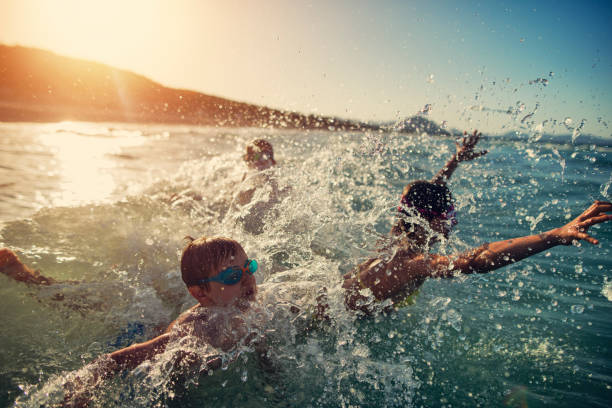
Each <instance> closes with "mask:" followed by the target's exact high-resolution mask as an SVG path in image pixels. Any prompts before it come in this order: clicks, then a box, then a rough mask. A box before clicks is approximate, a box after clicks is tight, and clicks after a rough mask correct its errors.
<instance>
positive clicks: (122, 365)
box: [64, 332, 221, 407]
mask: <svg viewBox="0 0 612 408" xmlns="http://www.w3.org/2000/svg"><path fill="white" fill-rule="evenodd" d="M171 339H172V334H171V333H168V332H167V333H164V334H162V335H161V336H157V337H156V338H154V339H152V340H149V341H146V342H144V343H138V344H133V345H131V346H129V347H126V348H123V349H121V350H117V351H115V352H112V353H110V354H105V355H102V356H100V357H98V358H97V359H95V360H94V361H93V362H92V363H90V364H88V365H87V366H85V367H84V368H83V369H82V370H81V371H79V373H78V374H77V376H76V377H75V378H73V379H71V380H70V381H68V382H67V383H66V384H65V386H64V388H65V391H66V394H65V397H64V405H65V406H78V407H81V406H87V404H88V403H89V402H90V400H91V397H92V395H93V393H94V390H95V388H96V387H97V386H99V385H100V384H101V383H102V381H103V380H106V379H110V378H113V377H114V376H115V374H116V373H118V372H120V371H123V370H131V369H134V368H136V367H138V366H139V365H140V364H142V363H143V362H144V361H147V360H151V359H153V358H154V357H155V356H156V355H158V354H161V353H163V352H164V351H165V349H166V346H167V345H168V343H169V342H170V340H171ZM180 353H181V354H180V355H179V356H178V358H177V359H176V360H175V363H176V364H179V365H181V366H184V367H186V366H192V365H195V364H201V363H202V361H203V360H204V359H205V360H206V367H207V369H209V370H217V369H219V368H221V358H220V357H219V356H207V357H205V358H204V359H203V358H202V357H200V356H198V355H196V354H195V353H192V352H184V351H182V352H180Z"/></svg>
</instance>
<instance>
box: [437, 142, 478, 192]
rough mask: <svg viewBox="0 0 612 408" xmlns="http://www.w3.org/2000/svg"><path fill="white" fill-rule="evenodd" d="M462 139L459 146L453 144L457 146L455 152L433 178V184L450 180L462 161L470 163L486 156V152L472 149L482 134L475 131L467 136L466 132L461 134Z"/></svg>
mask: <svg viewBox="0 0 612 408" xmlns="http://www.w3.org/2000/svg"><path fill="white" fill-rule="evenodd" d="M463 135H464V136H463V139H461V144H459V143H458V142H457V143H455V144H456V145H457V152H456V153H455V154H453V156H452V157H451V158H450V160H449V161H448V162H447V163H446V164H445V165H444V167H442V169H441V170H440V171H439V172H438V174H436V175H435V176H434V178H433V179H432V180H431V182H432V183H434V184H446V182H447V181H448V179H450V177H451V175H452V174H453V172H454V171H455V169H457V165H458V164H459V163H460V162H462V161H470V160H474V159H475V158H477V157H480V156H483V155H485V154H487V151H486V150H482V151H480V152H475V151H474V147H475V146H476V143H478V140H480V136H481V135H482V133H479V132H478V131H477V130H475V131H474V133H472V134H471V135H469V136H468V135H467V132H463Z"/></svg>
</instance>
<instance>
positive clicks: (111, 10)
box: [7, 0, 168, 66]
mask: <svg viewBox="0 0 612 408" xmlns="http://www.w3.org/2000/svg"><path fill="white" fill-rule="evenodd" d="M167 5H168V3H166V5H163V4H162V3H161V2H159V1H140V0H130V1H120V0H106V1H79V0H62V1H57V2H55V1H29V2H28V1H26V2H24V4H20V7H19V9H18V10H17V7H14V10H15V11H14V15H13V16H12V18H13V20H17V21H13V22H12V23H11V24H13V25H17V24H19V23H18V21H19V20H22V21H23V20H25V21H32V20H33V19H34V24H27V26H28V27H27V30H30V34H27V33H25V31H24V35H23V37H24V38H25V40H24V42H25V43H26V44H25V45H29V44H27V42H28V38H40V35H41V34H42V33H44V38H45V39H46V44H47V45H46V46H45V47H44V48H48V49H53V50H56V51H57V52H58V53H61V54H65V55H70V56H74V57H77V58H85V59H91V60H95V61H103V62H104V61H116V63H117V64H118V65H123V66H129V65H130V64H131V63H132V62H133V61H132V60H133V58H136V57H135V56H134V50H135V49H142V47H146V46H147V44H152V43H155V41H150V40H151V39H156V38H157V37H158V36H159V35H160V31H161V30H160V26H161V25H162V21H163V18H162V16H163V14H164V10H163V9H164V7H167ZM35 16H36V17H35ZM7 18H8V17H7ZM23 30H25V28H22V31H23ZM32 45H36V44H32ZM149 47H151V45H149ZM150 51H153V50H150Z"/></svg>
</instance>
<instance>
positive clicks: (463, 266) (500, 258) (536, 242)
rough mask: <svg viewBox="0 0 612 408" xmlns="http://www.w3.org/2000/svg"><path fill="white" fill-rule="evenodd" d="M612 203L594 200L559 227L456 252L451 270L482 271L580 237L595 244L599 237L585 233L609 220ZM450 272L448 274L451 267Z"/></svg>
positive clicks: (488, 270)
mask: <svg viewBox="0 0 612 408" xmlns="http://www.w3.org/2000/svg"><path fill="white" fill-rule="evenodd" d="M610 211H612V203H609V202H606V201H595V202H594V203H593V204H592V205H591V206H590V207H589V208H587V209H586V210H585V211H584V212H583V213H582V214H580V215H579V216H578V217H576V218H575V219H574V220H572V221H570V222H569V223H567V224H565V225H564V226H562V227H559V228H555V229H552V230H550V231H546V232H543V233H541V234H539V235H530V236H526V237H519V238H514V239H508V240H505V241H498V242H493V243H490V244H485V245H482V246H481V247H479V248H476V249H473V250H471V251H468V252H466V253H464V254H460V255H459V257H458V258H456V259H454V260H452V262H453V265H454V267H453V268H451V269H452V270H455V271H460V272H462V273H486V272H490V271H492V270H495V269H498V268H501V267H503V266H506V265H508V264H511V263H514V262H518V261H520V260H521V259H524V258H527V257H529V256H532V255H535V254H537V253H539V252H542V251H545V250H547V249H549V248H552V247H554V246H557V245H570V244H572V243H574V242H577V241H580V240H583V241H586V242H588V243H590V244H593V245H597V244H598V243H599V241H598V240H597V239H595V238H593V237H592V236H590V235H589V234H588V230H589V228H590V227H591V226H593V225H595V224H600V223H602V222H606V221H610V220H612V214H606V212H610ZM450 272H451V275H452V271H450Z"/></svg>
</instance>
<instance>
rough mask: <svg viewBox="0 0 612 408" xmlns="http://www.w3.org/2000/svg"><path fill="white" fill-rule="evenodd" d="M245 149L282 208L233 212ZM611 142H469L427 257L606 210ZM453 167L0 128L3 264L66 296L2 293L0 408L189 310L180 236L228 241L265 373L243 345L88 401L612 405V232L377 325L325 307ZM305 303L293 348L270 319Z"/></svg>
mask: <svg viewBox="0 0 612 408" xmlns="http://www.w3.org/2000/svg"><path fill="white" fill-rule="evenodd" d="M254 138H265V139H267V140H269V141H270V142H271V143H272V144H273V145H274V147H275V154H276V159H277V161H278V166H277V168H276V169H274V170H272V171H269V172H267V174H266V177H267V179H268V180H272V179H273V180H274V184H275V188H276V189H277V191H280V193H279V194H276V195H274V194H272V191H271V190H270V187H269V184H266V185H264V187H262V188H258V189H257V190H256V192H255V195H254V197H253V200H252V201H251V203H250V204H248V205H245V206H239V205H237V204H236V202H235V201H234V198H235V196H236V194H237V193H238V192H239V191H241V190H245V189H249V188H250V187H252V185H253V183H257V176H256V175H253V174H250V173H249V174H247V177H246V178H244V180H243V176H244V174H245V173H246V172H247V171H246V168H245V165H244V163H243V161H242V158H241V156H242V154H243V149H244V146H245V144H246V143H247V142H248V141H249V140H251V139H254ZM572 139H573V140H572ZM611 146H612V143H611V142H610V141H608V140H606V139H600V140H596V141H595V142H594V141H593V140H592V138H591V139H589V140H586V139H585V140H584V141H581V137H580V136H578V137H576V135H574V137H573V138H572V137H570V136H568V137H567V138H565V139H563V138H559V137H557V138H554V139H546V138H537V139H535V138H530V137H516V138H512V140H508V139H506V138H502V137H486V135H485V137H484V138H483V140H481V142H480V147H481V148H483V149H487V150H489V153H488V154H487V155H486V156H484V157H482V158H479V159H477V160H475V161H473V162H470V163H462V164H460V166H459V168H458V169H457V171H456V172H455V174H454V176H453V178H452V180H451V183H450V187H451V189H452V191H453V194H454V196H455V199H456V201H457V205H456V207H457V209H458V221H459V224H458V225H457V226H456V228H455V231H454V233H453V235H452V236H451V238H450V239H449V241H448V242H445V243H444V244H443V245H439V246H438V247H434V248H432V252H441V253H453V252H458V251H463V250H466V249H468V248H471V247H473V246H477V245H480V244H482V243H484V242H491V241H496V240H502V239H507V238H512V237H515V236H522V235H528V234H534V233H539V232H542V231H545V230H548V229H550V228H553V227H557V226H560V225H562V224H564V223H566V222H567V221H569V220H570V219H572V218H574V217H575V216H577V215H578V214H580V212H582V211H583V210H584V209H585V208H586V207H587V206H588V205H590V203H591V202H592V201H593V200H596V199H605V200H610V198H611V197H610V195H611V194H612V189H611V188H610V184H611V182H612V147H611ZM454 149H455V146H454V139H453V138H449V137H436V136H429V135H405V134H398V133H396V132H393V131H390V132H388V133H339V132H313V131H282V130H265V129H222V128H201V127H181V126H149V125H135V124H120V123H115V124H93V123H71V122H66V123H57V124H23V123H21V124H0V247H8V248H11V249H13V250H14V251H16V252H17V253H18V255H19V256H20V258H21V259H22V260H23V261H24V262H25V263H26V264H28V265H30V266H32V267H33V268H35V269H38V270H40V271H41V272H42V273H43V274H45V275H48V276H51V277H53V278H55V279H56V280H59V281H71V282H66V283H60V284H56V285H51V286H49V287H35V286H29V285H26V284H23V283H18V282H15V281H13V280H11V279H9V278H8V277H6V276H4V275H2V276H0V319H1V323H2V326H3V330H2V331H0V406H19V407H22V406H23V407H28V406H36V407H39V406H50V405H53V404H54V403H57V402H60V401H61V400H62V395H63V387H64V383H65V381H66V378H71V376H74V375H75V373H76V372H77V371H78V370H79V369H80V368H81V367H82V366H84V365H85V364H87V363H89V362H91V361H92V360H93V359H94V358H95V357H96V356H98V355H100V354H102V353H108V352H112V351H114V350H117V349H118V348H120V347H123V346H127V345H129V344H131V343H132V342H139V341H144V340H146V339H148V338H151V337H153V336H154V335H155V334H156V333H158V330H159V328H161V327H164V326H166V325H167V324H168V323H170V322H171V321H172V320H173V319H174V318H176V317H177V316H178V315H179V314H180V312H181V311H183V310H185V309H187V308H188V307H190V306H192V305H193V304H195V301H194V300H193V299H192V298H191V297H190V296H189V294H188V293H187V291H186V289H185V287H184V285H183V283H182V281H181V278H180V271H179V258H180V252H181V249H182V247H183V246H184V244H185V241H184V237H185V236H186V235H191V236H194V237H197V236H201V235H209V236H212V235H223V236H228V237H232V238H234V239H236V240H238V241H239V242H241V243H242V245H243V247H244V248H245V250H246V252H247V254H248V255H249V257H251V258H255V259H257V260H258V261H259V263H260V269H259V270H258V271H257V273H256V276H257V281H258V284H259V285H260V296H259V298H260V301H259V302H262V305H264V306H265V307H264V309H265V313H263V315H262V316H259V317H258V318H260V319H263V321H265V323H263V326H264V327H263V328H260V329H258V330H262V333H265V335H266V336H267V338H268V347H269V352H268V353H269V358H270V360H271V361H272V364H273V367H274V368H273V369H265V368H262V367H261V365H260V364H259V363H258V358H257V357H256V356H255V353H254V352H253V351H252V350H249V349H248V348H247V347H243V348H242V349H238V350H235V351H234V352H233V353H234V354H233V355H232V356H231V357H228V360H230V359H234V360H235V361H233V362H231V363H229V364H225V365H224V369H223V370H220V371H218V372H215V373H214V374H213V375H208V374H200V375H198V374H196V373H191V375H188V376H179V377H180V378H177V376H176V375H173V374H172V372H173V370H172V365H173V361H174V360H173V358H175V356H176V353H175V354H174V355H173V353H172V352H171V351H172V350H171V351H169V352H167V353H164V354H163V355H162V356H160V358H159V359H157V360H155V361H153V362H152V363H148V364H143V365H141V366H140V367H138V368H137V369H135V370H133V371H132V372H125V373H122V374H120V375H119V376H118V377H116V378H115V379H114V380H110V381H107V382H106V383H105V385H104V386H103V387H101V388H100V389H98V390H97V391H96V393H95V394H96V398H97V402H96V404H97V405H100V406H117V407H119V406H120V407H131V406H134V407H150V406H169V407H202V406H213V407H236V406H249V407H258V406H259V407H298V406H299V407H349V406H351V407H358V406H361V407H421V406H424V407H430V406H431V407H433V406H436V407H440V406H448V407H450V406H453V407H456V406H467V407H473V406H483V407H490V406H516V407H524V406H529V407H540V406H553V407H606V406H610V404H611V401H612V348H611V346H612V256H611V248H612V223H608V224H604V225H598V226H595V227H593V228H592V234H593V235H594V236H596V237H597V238H598V239H599V240H600V242H601V243H600V244H599V245H597V246H593V245H590V244H588V243H584V242H583V243H582V244H580V245H579V246H569V247H556V248H553V249H550V250H548V251H545V252H543V253H541V254H539V255H537V256H534V257H531V258H529V259H527V260H524V261H522V262H520V263H517V264H514V265H511V266H508V267H505V268H503V269H500V270H497V271H494V272H492V273H489V274H485V275H478V276H460V277H457V278H455V279H451V280H435V279H431V280H429V281H427V282H426V284H425V285H424V286H423V287H422V289H421V290H420V293H419V294H418V296H417V299H416V303H415V304H414V305H412V306H409V307H405V308H403V309H400V310H399V311H397V312H395V313H391V314H388V315H385V314H381V315H377V316H375V317H372V318H357V317H355V315H354V314H352V313H349V312H347V311H345V310H344V308H343V306H342V303H341V296H342V293H341V290H340V284H341V277H342V274H343V273H345V272H347V271H350V270H351V269H352V268H353V267H354V266H356V265H357V264H359V263H360V262H361V261H363V260H365V259H367V258H368V257H369V256H372V255H373V254H375V253H376V248H377V243H379V242H380V241H381V240H384V237H385V236H386V234H387V233H388V231H389V229H390V226H391V225H392V223H393V220H394V215H395V208H396V206H397V203H398V198H399V195H400V193H401V190H402V188H403V186H404V185H405V184H407V183H408V182H409V181H411V180H414V179H430V178H431V177H432V176H433V175H434V174H435V173H436V172H437V171H438V170H439V169H440V168H441V167H442V166H443V165H444V163H445V162H446V160H447V159H448V158H449V157H450V155H451V154H452V153H453V152H454ZM322 287H325V288H327V290H328V296H329V300H330V313H331V317H332V319H331V320H332V321H331V322H330V323H328V324H323V325H320V327H316V328H315V329H313V330H308V331H307V330H305V329H304V328H303V327H301V326H300V325H301V322H299V321H295V320H291V316H288V315H287V314H286V313H285V312H286V310H285V309H284V307H285V306H287V305H290V304H293V303H296V304H300V305H302V304H311V303H313V302H314V297H315V296H316V293H317V289H318V288H322ZM281 298H282V299H283V300H278V299H281ZM266 302H267V303H266ZM179 346H180V347H179ZM181 347H182V348H189V347H192V346H190V345H188V344H183V345H178V346H177V347H176V348H181ZM176 348H174V349H173V350H176ZM192 351H194V352H198V350H197V349H192Z"/></svg>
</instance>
